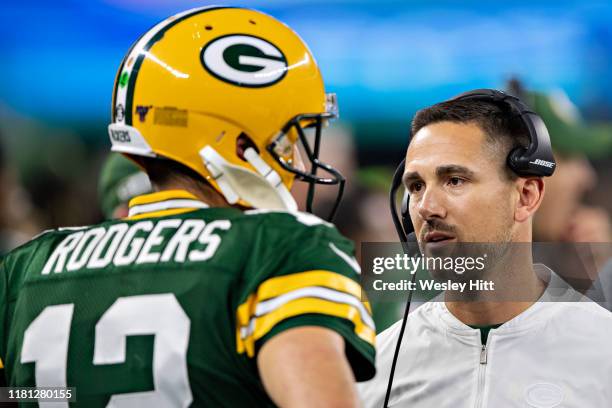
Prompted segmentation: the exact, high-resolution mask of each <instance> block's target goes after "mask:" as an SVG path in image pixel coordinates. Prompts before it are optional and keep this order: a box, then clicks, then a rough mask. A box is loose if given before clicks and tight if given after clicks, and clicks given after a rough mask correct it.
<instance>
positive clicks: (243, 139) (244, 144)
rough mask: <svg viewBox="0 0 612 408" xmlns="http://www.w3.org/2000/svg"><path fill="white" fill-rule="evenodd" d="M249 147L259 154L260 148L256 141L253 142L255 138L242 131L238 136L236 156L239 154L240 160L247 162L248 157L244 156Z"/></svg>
mask: <svg viewBox="0 0 612 408" xmlns="http://www.w3.org/2000/svg"><path fill="white" fill-rule="evenodd" d="M249 147H250V148H252V149H254V150H255V151H256V152H257V154H259V149H258V148H257V145H256V144H255V142H253V140H252V139H251V138H250V137H249V136H248V135H247V134H246V133H244V132H242V133H240V134H239V135H238V137H237V138H236V156H238V157H239V158H240V160H242V161H245V162H246V161H247V159H246V158H245V157H244V152H245V151H246V149H248V148H249Z"/></svg>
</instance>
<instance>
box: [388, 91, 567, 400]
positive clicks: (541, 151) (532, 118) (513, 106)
mask: <svg viewBox="0 0 612 408" xmlns="http://www.w3.org/2000/svg"><path fill="white" fill-rule="evenodd" d="M463 100H476V101H483V102H488V103H494V104H496V105H505V106H506V107H507V108H509V109H510V111H511V112H512V113H514V114H515V115H517V117H520V119H521V121H522V122H523V124H524V125H525V127H526V129H527V131H528V134H529V145H528V146H527V147H517V148H515V149H513V150H512V151H511V152H510V153H509V154H508V158H507V160H506V163H507V165H508V167H510V169H511V170H512V171H513V172H514V173H516V174H517V175H518V176H521V177H534V176H535V177H548V176H551V175H552V174H553V172H554V171H555V166H556V163H555V158H554V156H553V152H552V148H551V145H550V136H549V135H548V129H546V125H545V124H544V121H543V120H542V118H540V116H538V115H537V114H536V113H535V112H534V111H532V110H531V109H530V108H529V107H528V106H527V105H525V104H524V103H523V102H522V101H521V100H520V99H519V98H517V97H515V96H512V95H508V94H506V93H504V92H502V91H498V90H495V89H475V90H473V91H469V92H464V93H462V94H459V95H457V96H455V97H454V98H451V99H449V100H447V101H446V102H453V101H463ZM404 165H405V159H404V160H402V162H401V163H400V164H399V166H398V167H397V169H396V170H395V173H394V174H393V180H392V183H391V191H390V193H389V207H390V209H391V218H392V219H393V224H394V225H395V229H396V231H397V235H398V236H399V239H400V242H401V243H402V246H403V249H404V252H405V253H407V254H408V255H409V256H417V255H418V252H419V250H418V246H417V245H416V242H417V239H416V235H415V233H414V227H413V225H412V221H411V220H410V214H409V212H408V200H409V198H410V197H409V195H408V192H407V191H406V192H404V196H403V198H402V205H401V209H400V210H401V211H400V213H401V220H400V218H399V217H398V215H397V207H396V200H395V198H396V195H397V191H398V190H399V188H400V186H401V185H402V175H403V174H404ZM415 278H416V273H415V274H412V282H414V281H415ZM412 285H414V283H413V284H412ZM411 300H412V291H409V293H408V300H407V303H406V309H405V310H404V317H403V320H402V325H401V328H400V333H399V338H398V339H397V344H396V346H395V353H394V355H393V361H392V364H391V372H390V374H389V383H388V385H387V392H386V395H385V403H384V407H385V408H387V406H388V404H389V397H390V396H391V389H392V388H393V375H394V374H395V366H396V364H397V358H398V356H399V351H400V346H401V344H402V337H403V336H404V330H405V329H406V321H407V319H408V314H409V312H410V302H411Z"/></svg>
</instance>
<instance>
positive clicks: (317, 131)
mask: <svg viewBox="0 0 612 408" xmlns="http://www.w3.org/2000/svg"><path fill="white" fill-rule="evenodd" d="M337 117H338V111H337V104H336V98H335V95H334V94H328V109H327V112H324V113H317V114H301V115H297V116H295V117H293V118H292V119H291V120H289V122H287V124H285V126H283V128H282V130H281V131H280V132H279V133H278V135H276V136H275V137H274V138H273V139H272V141H271V142H270V143H269V144H268V145H267V147H266V149H267V151H268V152H269V153H270V155H272V157H273V158H274V160H276V162H277V163H278V164H279V165H280V166H281V167H282V168H283V169H284V170H286V171H288V172H290V173H292V174H294V175H295V177H296V179H297V180H300V181H303V182H306V183H308V184H309V186H308V195H307V198H306V211H308V212H310V213H312V212H313V202H314V198H315V189H316V185H317V184H323V185H336V186H338V190H337V194H336V199H335V200H334V204H333V206H332V209H331V211H330V213H329V215H328V216H327V217H325V218H326V219H327V220H329V221H331V220H333V218H334V216H335V215H336V212H337V210H338V206H339V205H340V201H341V200H342V195H343V193H344V184H345V178H344V176H343V175H342V174H341V173H340V172H339V171H338V170H336V169H335V168H334V167H332V166H331V165H329V164H327V163H323V162H321V161H320V160H319V154H320V150H321V136H322V130H323V127H324V126H326V125H327V124H328V123H329V121H331V120H333V119H335V118H337ZM311 128H312V129H313V130H314V140H313V141H312V145H311V142H310V141H309V140H308V137H307V136H306V129H311ZM292 130H294V131H295V133H296V134H297V142H299V143H301V147H302V150H303V152H304V154H305V159H306V160H307V162H306V164H308V163H310V169H305V170H302V169H299V168H297V167H295V166H294V165H293V163H292V162H290V161H288V160H286V159H285V157H287V154H288V153H289V149H291V148H292V147H293V143H291V142H290V140H289V136H288V135H289V133H290V132H291V131H292ZM319 169H320V170H322V171H323V172H325V173H327V175H328V176H327V177H321V176H319V175H317V173H318V170H319Z"/></svg>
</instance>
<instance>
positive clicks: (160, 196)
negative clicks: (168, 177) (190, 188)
mask: <svg viewBox="0 0 612 408" xmlns="http://www.w3.org/2000/svg"><path fill="white" fill-rule="evenodd" d="M181 198H187V199H191V200H197V199H198V198H197V197H196V196H194V195H193V194H191V193H189V192H187V191H185V190H167V191H159V192H156V193H151V194H144V195H141V196H138V197H134V198H132V199H131V200H130V204H129V206H130V207H133V206H136V205H143V204H152V203H157V202H160V201H167V200H174V199H181Z"/></svg>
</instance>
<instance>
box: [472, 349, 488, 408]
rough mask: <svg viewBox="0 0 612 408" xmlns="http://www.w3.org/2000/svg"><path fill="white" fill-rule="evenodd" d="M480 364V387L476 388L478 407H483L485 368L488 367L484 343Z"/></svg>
mask: <svg viewBox="0 0 612 408" xmlns="http://www.w3.org/2000/svg"><path fill="white" fill-rule="evenodd" d="M479 363H480V364H478V388H477V389H476V405H475V407H476V408H481V407H482V398H483V394H484V385H485V384H484V383H485V370H486V368H487V346H486V344H483V345H482V348H481V349H480V362H479Z"/></svg>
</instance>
